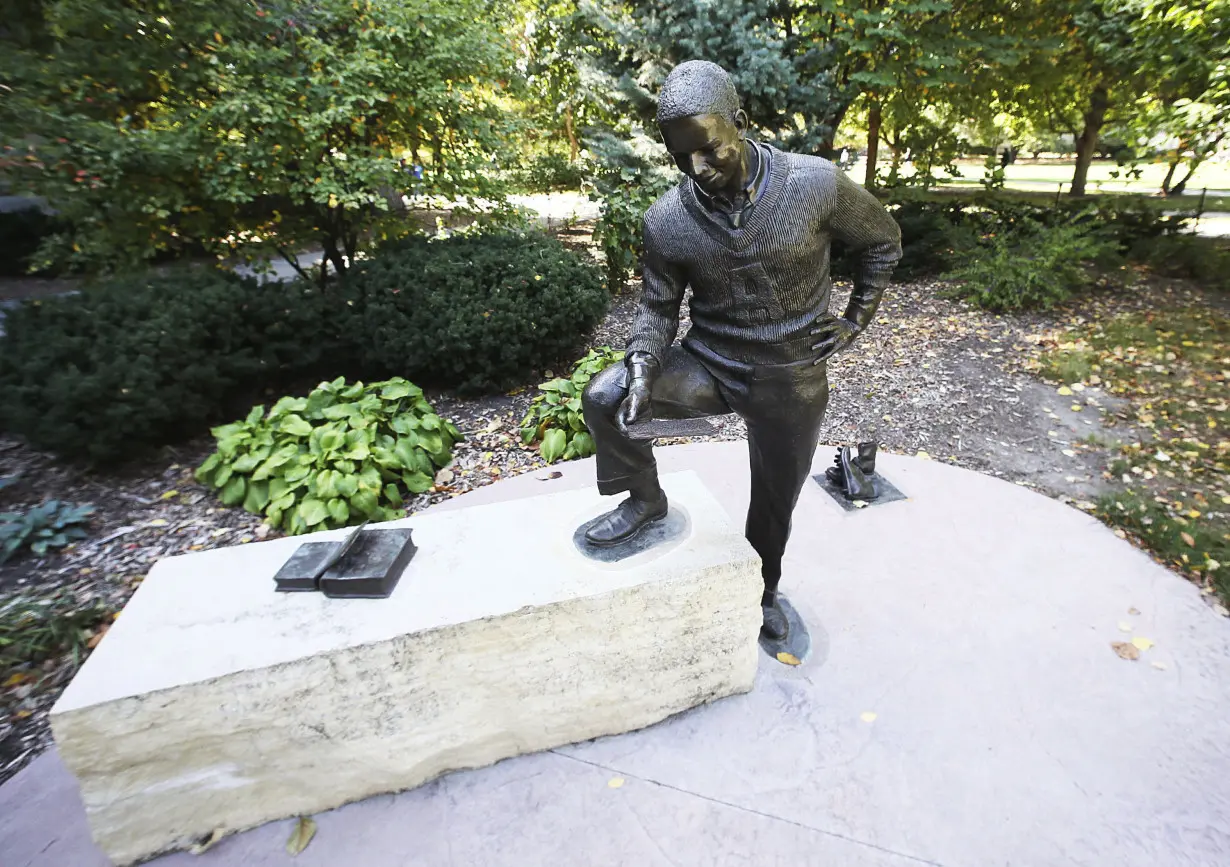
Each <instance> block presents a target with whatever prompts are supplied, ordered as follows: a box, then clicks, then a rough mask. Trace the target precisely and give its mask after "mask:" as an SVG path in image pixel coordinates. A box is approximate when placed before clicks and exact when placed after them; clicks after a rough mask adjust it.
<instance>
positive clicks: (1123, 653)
mask: <svg viewBox="0 0 1230 867" xmlns="http://www.w3.org/2000/svg"><path fill="white" fill-rule="evenodd" d="M1110 649H1111V650H1113V651H1114V652H1115V653H1116V654H1118V656H1119V658H1120V659H1140V651H1139V650H1137V649H1136V647H1135V646H1134V645H1131V644H1128V643H1127V642H1126V641H1112V642H1111V643H1110Z"/></svg>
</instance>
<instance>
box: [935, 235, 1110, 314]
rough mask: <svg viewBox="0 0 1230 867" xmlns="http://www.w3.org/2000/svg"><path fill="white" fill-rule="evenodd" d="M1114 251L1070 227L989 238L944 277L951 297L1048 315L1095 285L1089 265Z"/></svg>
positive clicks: (999, 308) (1100, 239)
mask: <svg viewBox="0 0 1230 867" xmlns="http://www.w3.org/2000/svg"><path fill="white" fill-rule="evenodd" d="M1113 251H1114V244H1113V242H1111V241H1108V240H1107V239H1105V238H1103V237H1101V236H1099V235H1096V234H1093V233H1087V232H1086V231H1084V230H1082V229H1081V228H1080V227H1077V226H1070V225H1069V226H1049V227H1047V226H1040V227H1038V228H1036V229H1032V230H1026V231H1018V232H1016V233H1009V234H997V235H993V236H989V237H987V238H985V239H984V241H983V243H981V244H979V245H978V247H976V248H974V249H973V250H971V251H969V252H967V253H965V254H963V255H962V256H961V258H960V259H959V264H958V266H957V268H955V269H954V270H953V271H951V272H950V273H948V274H947V275H945V276H946V277H947V278H948V279H950V280H955V281H957V285H956V286H954V287H953V288H952V289H951V290H949V293H948V294H950V295H952V296H955V297H958V298H966V299H968V300H970V301H972V302H973V303H975V304H977V305H978V306H979V307H983V308H986V309H987V310H993V311H996V312H1004V311H1010V310H1021V309H1037V308H1042V309H1046V308H1049V307H1053V306H1054V305H1055V304H1057V303H1059V302H1060V301H1064V300H1066V299H1067V298H1068V297H1070V296H1071V295H1072V294H1073V293H1074V292H1076V291H1077V290H1079V289H1082V288H1084V287H1085V286H1087V285H1089V284H1090V283H1092V277H1091V275H1090V272H1089V269H1088V268H1087V263H1089V262H1091V261H1094V260H1105V259H1106V258H1107V257H1108V256H1109V255H1110V254H1112V253H1113Z"/></svg>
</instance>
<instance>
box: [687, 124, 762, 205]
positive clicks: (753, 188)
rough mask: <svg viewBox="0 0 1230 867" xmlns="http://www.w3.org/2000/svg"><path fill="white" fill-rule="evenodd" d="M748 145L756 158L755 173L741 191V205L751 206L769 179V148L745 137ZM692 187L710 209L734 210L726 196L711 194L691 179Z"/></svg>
mask: <svg viewBox="0 0 1230 867" xmlns="http://www.w3.org/2000/svg"><path fill="white" fill-rule="evenodd" d="M745 141H746V142H747V144H748V146H749V147H751V148H753V149H754V150H755V152H756V155H757V157H758V159H757V160H756V174H755V175H753V176H751V177H749V178H748V179H747V183H746V184H745V185H744V187H743V190H742V193H743V195H744V197H745V201H744V204H743V207H745V208H747V207H751V206H752V205H754V204H756V201H757V200H758V199H759V198H760V197H761V195H763V194H764V190H765V186H766V183H767V181H768V179H769V153H770V150H769V148H767V147H765V146H764V145H762V144H760V143H759V142H755V141H752V140H751V139H745ZM692 189H693V190H694V191H695V192H696V198H697V199H699V200H700V202H701V204H703V205H704V206H705V207H707V208H709V209H710V210H715V209H716V210H719V211H724V212H726V213H730V212H732V211H733V210H734V203H733V202H731V201H730V200H729V199H728V198H727V197H726V196H722V195H718V196H711V195H709V194H708V193H706V192H705V191H704V190H702V189H701V188H700V184H698V183H696V181H692Z"/></svg>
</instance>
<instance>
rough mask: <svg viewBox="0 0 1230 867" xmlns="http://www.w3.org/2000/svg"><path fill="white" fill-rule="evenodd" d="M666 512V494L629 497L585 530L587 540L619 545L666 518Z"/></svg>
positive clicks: (599, 545)
mask: <svg viewBox="0 0 1230 867" xmlns="http://www.w3.org/2000/svg"><path fill="white" fill-rule="evenodd" d="M666 512H667V501H666V495H665V494H663V495H662V496H660V497H658V498H657V499H655V500H642V499H639V498H638V497H628V499H626V500H624V501H623V502H622V503H620V504H619V505H618V506H616V507H615V508H614V509H612V510H611V511H609V512H607V513H606V514H605V515H603V516H602V517H601V518H599V519H598V521H597V522H596V523H595V524H594V525H593V526H592V527H590V528H589V529H588V530H586V531H585V541H586V542H588V543H589V544H591V545H596V546H598V547H599V548H609V547H610V546H612V545H618V544H619V543H620V542H626V541H628V540H629V539H631V538H633V537H634V536H636V534H637V533H639V532H641V530H644V529H645V528H646V527H648V526H650V525H651V524H654V523H656V522H657V521H660V520H662V519H663V518H665V517H666Z"/></svg>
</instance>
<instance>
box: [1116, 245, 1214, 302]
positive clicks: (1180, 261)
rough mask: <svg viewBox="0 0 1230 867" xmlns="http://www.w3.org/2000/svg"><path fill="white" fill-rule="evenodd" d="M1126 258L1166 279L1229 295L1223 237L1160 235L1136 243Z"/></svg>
mask: <svg viewBox="0 0 1230 867" xmlns="http://www.w3.org/2000/svg"><path fill="white" fill-rule="evenodd" d="M1128 257H1129V258H1131V259H1133V260H1135V261H1137V262H1143V263H1144V264H1146V265H1148V266H1149V267H1150V268H1151V269H1152V270H1154V271H1156V272H1157V273H1160V274H1165V275H1167V276H1170V277H1184V278H1187V279H1189V280H1195V281H1196V282H1197V283H1200V284H1201V285H1203V286H1207V287H1208V288H1210V289H1217V290H1220V291H1222V292H1230V244H1227V243H1226V241H1225V239H1223V238H1205V237H1202V236H1200V235H1162V236H1153V237H1148V238H1142V239H1140V240H1138V241H1137V242H1136V243H1135V244H1134V245H1133V246H1132V248H1131V249H1130V250H1129V252H1128Z"/></svg>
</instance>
